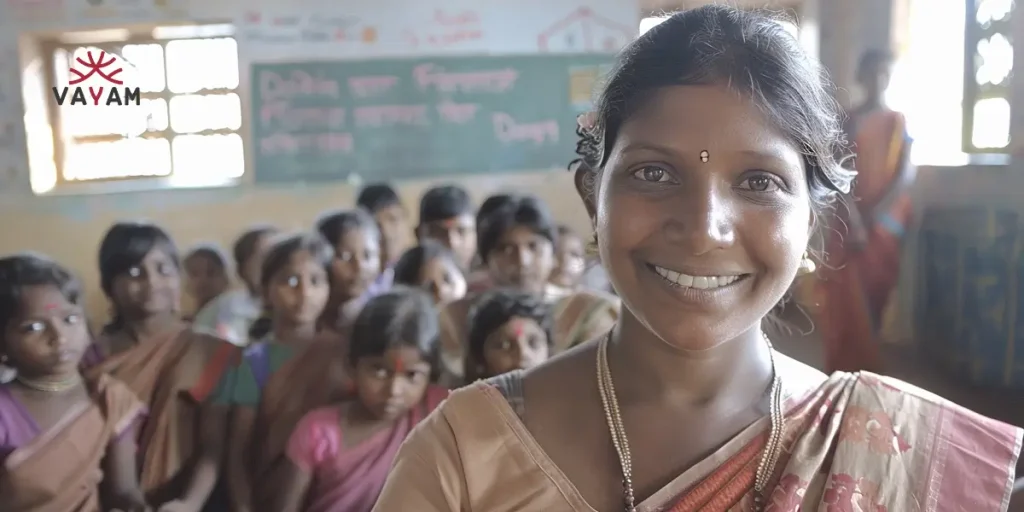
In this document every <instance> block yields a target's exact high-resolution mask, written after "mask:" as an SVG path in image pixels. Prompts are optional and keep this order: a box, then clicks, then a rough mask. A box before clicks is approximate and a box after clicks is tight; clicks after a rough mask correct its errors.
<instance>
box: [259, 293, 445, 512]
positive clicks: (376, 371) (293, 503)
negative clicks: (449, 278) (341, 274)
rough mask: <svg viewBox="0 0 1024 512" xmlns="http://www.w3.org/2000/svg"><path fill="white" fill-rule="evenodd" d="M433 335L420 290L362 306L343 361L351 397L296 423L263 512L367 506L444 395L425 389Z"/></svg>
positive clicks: (355, 510) (430, 309)
mask: <svg viewBox="0 0 1024 512" xmlns="http://www.w3.org/2000/svg"><path fill="white" fill-rule="evenodd" d="M438 335H439V331H438V324H437V312H436V311H435V310H434V306H433V304H432V303H431V300H430V297H429V296H427V295H426V294H425V293H423V292H421V291H419V290H415V289H411V288H404V287H401V288H396V289H394V290H392V291H390V292H388V293H385V294H384V295H379V296H377V297H375V298H373V299H371V300H370V302H368V303H367V304H366V307H364V308H363V310H362V312H361V313H360V314H359V317H358V318H357V319H356V322H355V325H354V326H353V330H352V344H351V346H350V347H349V353H348V354H347V357H346V359H347V363H348V365H349V368H350V370H349V371H350V372H351V375H352V376H353V382H354V386H355V394H356V399H355V400H349V401H346V402H340V403H336V404H333V405H330V406H328V407H323V408H320V409H316V410H314V411H312V412H310V413H309V414H307V415H306V416H305V417H303V418H302V420H301V421H300V422H299V424H298V426H297V427H296V428H295V431H294V432H293V433H292V436H291V439H290V440H289V442H288V450H287V456H288V459H287V462H286V463H285V464H284V468H285V469H284V470H283V471H282V472H281V473H279V474H278V476H279V478H280V480H279V486H280V487H279V489H280V492H277V493H276V495H275V499H276V500H275V501H274V502H272V503H268V504H269V505H270V506H269V507H268V508H267V510H268V511H269V510H272V511H274V512H298V511H300V510H302V511H306V512H331V511H340V510H344V511H345V512H369V510H370V509H371V508H373V505H374V503H375V502H376V501H377V495H378V494H380V490H381V487H383V486H384V479H385V478H386V477H387V474H388V471H389V470H390V468H391V463H392V460H393V459H394V457H395V453H397V452H398V448H399V446H401V444H402V441H404V440H405V437H406V436H407V435H408V434H409V432H410V431H411V430H412V428H413V427H414V426H416V424H417V423H418V422H419V421H420V420H421V419H423V418H424V417H426V415H427V414H429V413H430V411H432V410H433V409H434V408H435V407H437V405H438V404H439V403H441V401H443V400H444V398H445V397H446V396H447V395H448V392H447V390H445V389H442V388H440V387H436V386H433V385H431V384H430V382H431V380H432V376H433V375H434V374H435V372H436V370H437V368H438V365H437V341H438Z"/></svg>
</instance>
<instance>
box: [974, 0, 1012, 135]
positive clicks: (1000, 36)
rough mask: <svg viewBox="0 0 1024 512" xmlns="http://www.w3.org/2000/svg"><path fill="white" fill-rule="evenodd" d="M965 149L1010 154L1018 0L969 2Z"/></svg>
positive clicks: (975, 0) (977, 0)
mask: <svg viewBox="0 0 1024 512" xmlns="http://www.w3.org/2000/svg"><path fill="white" fill-rule="evenodd" d="M966 12H967V25H966V26H967V28H966V31H965V36H964V37H965V52H966V53H965V61H964V62H965V66H964V69H965V73H964V102H963V111H964V114H963V115H964V125H963V147H964V151H966V152H968V153H979V152H991V153H1005V152H1006V151H1007V150H1008V148H1009V145H1010V92H1011V91H1010V73H1011V71H1012V70H1013V45H1012V44H1011V41H1012V40H1013V36H1012V33H1011V28H1010V15H1011V14H1012V12H1013V0H967V10H966Z"/></svg>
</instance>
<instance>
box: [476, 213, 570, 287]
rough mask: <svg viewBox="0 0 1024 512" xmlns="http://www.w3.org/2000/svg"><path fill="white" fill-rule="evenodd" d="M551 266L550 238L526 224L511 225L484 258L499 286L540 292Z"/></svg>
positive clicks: (552, 265)
mask: <svg viewBox="0 0 1024 512" xmlns="http://www.w3.org/2000/svg"><path fill="white" fill-rule="evenodd" d="M554 266H555V258H554V249H553V248H552V246H551V241H550V240H548V239H547V238H545V237H543V236H541V235H538V234H537V233H535V232H534V231H533V230H532V229H530V228H528V227H526V226H515V227H513V228H512V229H510V230H508V231H506V232H505V233H504V235H502V237H501V238H500V239H499V240H498V243H497V245H496V246H495V247H494V249H492V250H491V253H490V254H489V255H488V258H487V267H488V271H489V273H490V274H491V277H493V278H494V281H495V282H496V283H497V284H498V285H499V286H509V287H513V288H517V289H519V290H522V291H525V292H528V293H535V294H542V293H544V285H545V284H546V283H547V282H548V278H549V277H550V276H551V271H552V269H553V268H554Z"/></svg>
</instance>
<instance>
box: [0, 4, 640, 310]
mask: <svg viewBox="0 0 1024 512" xmlns="http://www.w3.org/2000/svg"><path fill="white" fill-rule="evenodd" d="M90 2H93V3H95V0H63V1H55V0H44V1H25V2H19V1H13V2H5V3H2V4H0V20H2V21H0V254H3V253H8V252H12V251H17V250H25V249H31V250H36V251H41V252H44V253H47V254H49V255H51V256H53V257H55V258H57V259H58V260H60V261H62V262H64V263H66V264H68V265H69V266H71V267H72V268H73V269H74V270H75V271H76V272H78V273H79V274H80V275H81V276H82V277H83V279H84V280H85V282H86V283H87V285H89V287H88V291H89V298H88V303H89V307H90V313H91V314H92V315H94V316H102V315H103V314H104V312H105V308H106V305H105V301H104V300H103V298H102V296H100V295H99V293H98V287H97V286H95V283H97V282H98V276H97V271H96V251H97V245H98V242H99V239H100V238H101V237H102V235H103V233H104V231H105V230H106V229H107V228H108V227H109V225H110V224H111V223H112V222H115V221H117V220H119V219H137V218H147V219H152V220H154V221H156V222H158V223H160V224H161V225H163V226H165V227H167V228H168V229H169V230H170V232H171V233H172V234H173V236H174V237H175V238H176V240H177V241H178V243H179V245H181V246H182V247H187V246H188V245H191V244H193V243H196V242H199V241H210V240H212V241H217V242H222V243H224V244H228V243H230V241H231V240H232V239H233V237H234V236H236V235H237V234H238V232H239V231H241V230H242V229H244V228H245V227H246V226H248V225H251V224H254V223H262V222H270V223H274V224H277V225H280V226H283V227H285V228H290V229H302V228H306V227H308V226H310V225H311V223H312V222H313V220H314V219H315V218H316V217H317V215H318V214H320V213H322V212H323V211H325V210H328V209H334V208H340V207H346V206H350V205H352V204H353V203H354V193H355V187H354V186H353V185H351V184H348V183H333V184H326V185H323V184H318V185H311V186H304V185H295V186H285V187H269V186H254V185H252V184H251V183H249V182H247V181H248V180H247V179H243V183H242V184H240V185H238V186H232V187H223V188H204V189H185V190H149V191H133V192H122V193H105V194H88V195H77V196H59V195H57V196H48V197H36V196H34V195H33V194H32V193H31V191H30V188H29V181H28V175H27V169H28V165H27V158H26V156H25V141H24V139H25V131H24V129H23V128H22V126H21V125H22V124H23V123H21V122H20V121H21V119H22V117H23V113H24V110H27V111H28V112H29V114H30V115H29V116H28V119H29V124H30V125H31V123H32V122H33V121H32V120H33V119H37V118H38V116H35V115H32V114H37V112H33V109H38V108H39V105H37V104H35V102H33V101H31V99H32V97H31V96H29V100H30V101H27V102H24V105H22V104H20V103H21V102H20V101H18V100H20V98H18V95H19V93H20V90H21V85H22V83H21V82H23V81H24V82H26V84H28V85H31V84H30V83H29V82H30V81H31V80H32V78H33V76H35V75H34V74H35V72H37V71H38V68H37V66H38V65H39V63H38V60H37V59H36V57H37V56H36V55H35V54H34V53H33V48H32V44H31V43H32V36H33V35H35V34H39V33H53V32H59V31H62V30H74V29H92V28H102V27H117V26H124V25H126V24H150V23H154V24H159V23H168V24H170V23H182V22H189V21H190V20H191V21H192V22H225V21H233V22H235V23H236V24H237V25H239V27H244V28H240V29H239V32H238V33H237V34H236V37H237V39H238V42H239V62H240V67H241V68H242V73H241V74H242V76H241V85H240V88H239V93H240V96H242V105H243V111H244V113H243V132H245V129H246V126H247V119H248V112H246V110H247V107H248V104H249V96H248V89H249V77H248V67H249V65H250V64H252V63H254V62H274V61H288V60H308V59H332V60H337V59H350V58H352V59H354V58H358V59H372V58H376V57H380V58H387V57H406V56H428V55H429V56H436V55H459V54H467V55H468V54H475V55H479V54H530V53H538V52H540V51H541V49H540V46H539V44H538V37H539V35H541V34H543V33H549V32H550V30H551V29H552V27H558V26H560V25H562V23H561V22H563V21H564V20H567V19H570V18H575V19H579V20H582V23H583V24H584V25H586V26H587V27H589V28H587V29H586V30H593V31H601V34H602V37H603V38H607V37H613V38H616V39H617V40H618V41H620V44H625V43H626V42H628V41H629V40H630V39H631V38H633V37H634V36H635V34H636V30H637V27H638V24H639V14H640V8H639V6H638V4H637V2H636V0H517V1H516V2H505V1H499V0H475V1H473V0H378V1H375V2H361V1H359V2H357V1H335V2H326V1H325V2H316V1H309V0H306V1H301V0H300V1H291V0H289V1H285V0H280V1H276V0H266V1H262V2H260V1H257V2H251V1H246V0H205V1H193V2H189V1H184V0H148V2H147V0H106V4H105V6H104V7H101V8H95V7H92V6H91V5H90ZM101 5H102V4H101ZM157 5H162V6H161V7H158V6H157ZM18 6H20V7H18ZM4 9H6V10H7V11H6V12H5V11H4ZM252 13H259V14H261V18H262V19H264V20H266V19H269V18H273V17H276V16H287V15H294V14H301V15H303V16H304V17H305V19H306V20H307V21H308V20H323V19H326V18H329V17H335V18H336V17H339V16H344V17H345V19H346V21H345V23H348V24H351V25H353V26H362V27H364V28H370V29H372V30H374V31H375V33H376V34H377V37H376V41H375V42H374V43H372V44H368V43H365V42H362V41H354V42H340V43H338V42H335V43H303V42H300V41H297V40H295V39H296V38H295V37H294V36H295V35H296V34H297V31H291V32H288V33H283V32H281V31H276V32H275V31H274V30H272V29H268V28H266V27H253V26H252V21H251V20H252V19H253V17H252V16H250V15H251V14H252ZM455 19H461V20H466V21H465V22H461V23H457V22H452V20H455ZM581 26H582V25H581V24H579V23H577V24H575V28H574V26H570V28H568V29H565V30H581V28H580V27H581ZM556 30H557V28H556ZM409 35H415V36H418V37H415V38H410V37H409ZM431 36H434V37H431ZM431 39H433V40H434V41H437V42H433V43H432V42H430V40H431ZM19 40H20V43H21V46H20V48H19V46H18V43H19ZM414 40H418V41H419V42H418V43H413V42H412V41H414ZM552 41H553V42H552V43H550V44H549V45H548V47H547V50H546V51H549V52H561V53H579V52H600V51H602V49H601V48H598V47H596V46H588V45H586V43H584V41H585V39H584V38H582V37H580V38H576V41H577V43H576V44H575V45H574V46H569V45H567V44H566V43H565V42H564V41H561V40H560V39H559V38H552ZM19 52H20V55H19ZM16 57H21V58H20V59H18V58H16ZM19 61H20V65H19V64H16V63H17V62H19ZM36 93H38V90H37V91H36ZM5 125H7V126H8V128H7V129H6V130H4V129H3V128H4V126H5ZM35 128H37V129H38V128H39V127H38V126H36V127H35ZM31 129H32V127H31V126H30V130H31ZM246 135H247V134H246ZM567 156H569V155H567ZM251 161H252V159H251V158H247V162H246V163H247V169H251V166H250V165H249V164H251ZM364 178H365V179H367V180H372V177H371V176H366V177H364ZM449 181H457V182H458V183H460V184H462V185H464V186H466V187H467V188H469V189H470V190H471V191H472V193H473V195H474V196H475V197H476V198H477V199H482V198H484V197H486V196H487V195H489V194H491V193H493V192H496V191H499V190H500V191H508V190H521V191H528V192H533V193H535V194H538V195H539V196H540V197H542V198H543V199H544V200H546V201H547V202H548V204H550V205H551V207H552V209H553V210H554V213H555V215H556V216H557V217H558V218H559V219H560V220H562V221H564V222H568V223H569V224H571V225H574V226H576V227H577V228H579V229H584V230H585V229H588V221H587V219H586V216H585V214H584V212H583V209H582V206H581V205H580V203H579V201H578V200H577V199H576V198H575V195H574V193H573V190H574V187H573V185H572V178H571V176H570V175H569V173H568V172H554V171H551V170H546V171H536V170H530V169H523V170H522V172H514V173H506V174H497V175H494V174H489V175H474V176H465V177H464V176H451V177H439V178H438V179H437V180H435V181H431V182H423V181H417V182H403V183H400V184H399V187H398V188H399V190H400V193H401V195H402V196H403V199H404V200H405V202H406V204H407V205H408V206H409V207H410V208H411V209H412V210H413V211H415V208H416V206H417V203H418V198H419V196H420V194H421V193H422V191H423V190H425V189H426V188H427V187H429V186H430V185H432V184H434V183H438V182H449Z"/></svg>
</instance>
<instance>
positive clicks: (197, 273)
mask: <svg viewBox="0 0 1024 512" xmlns="http://www.w3.org/2000/svg"><path fill="white" fill-rule="evenodd" d="M185 275H186V276H187V277H188V293H189V295H191V296H192V298H193V299H195V301H196V302H197V303H199V304H206V303H207V302H209V301H210V300H212V299H213V298H214V297H216V296H218V295H220V294H222V293H224V291H225V290H227V289H228V285H229V284H230V282H229V281H228V275H227V272H226V271H225V269H224V267H223V266H222V265H221V264H220V262H218V261H215V260H213V259H212V258H210V257H209V256H206V255H204V254H198V255H195V256H192V257H191V258H189V259H187V260H185Z"/></svg>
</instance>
